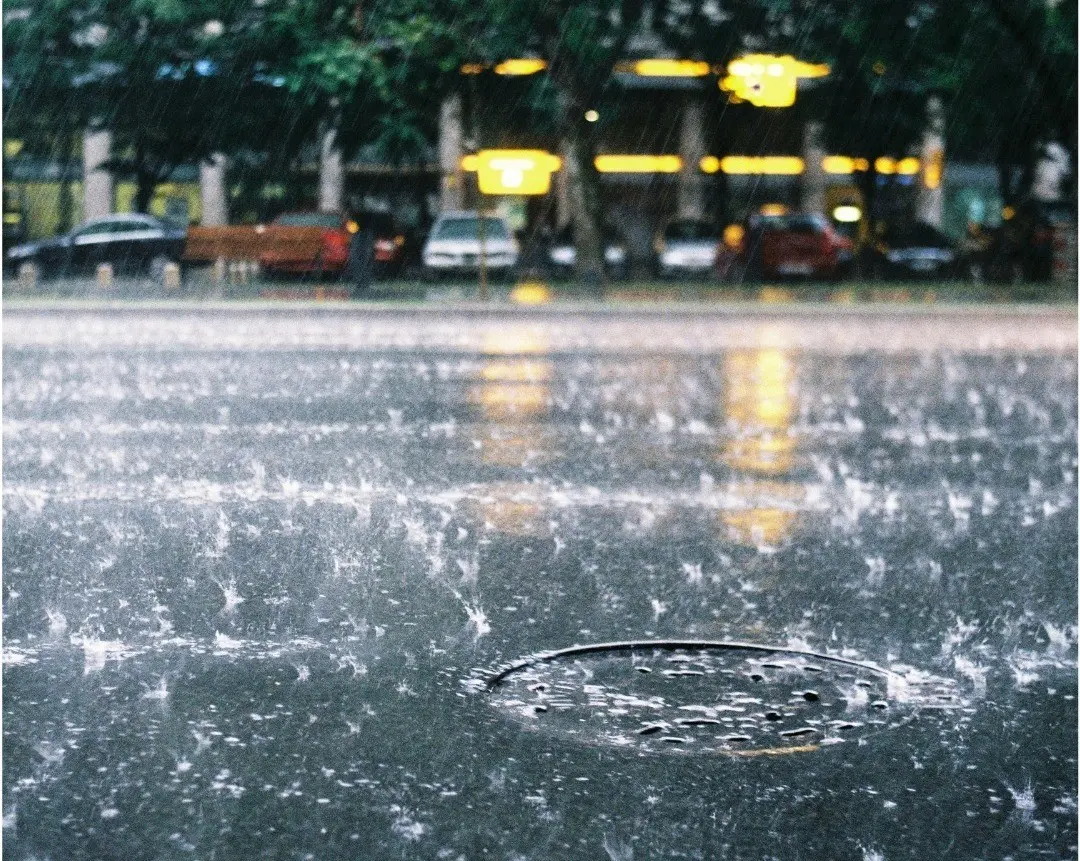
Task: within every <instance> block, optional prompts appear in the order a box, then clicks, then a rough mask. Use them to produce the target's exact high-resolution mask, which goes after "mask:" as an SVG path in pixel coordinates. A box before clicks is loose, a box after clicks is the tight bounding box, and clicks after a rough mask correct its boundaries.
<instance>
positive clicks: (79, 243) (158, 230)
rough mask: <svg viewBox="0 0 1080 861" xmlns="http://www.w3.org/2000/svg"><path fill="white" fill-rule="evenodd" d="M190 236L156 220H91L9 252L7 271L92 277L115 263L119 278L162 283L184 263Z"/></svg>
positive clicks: (131, 217) (112, 217)
mask: <svg viewBox="0 0 1080 861" xmlns="http://www.w3.org/2000/svg"><path fill="white" fill-rule="evenodd" d="M186 233H187V231H186V230H185V229H184V228H182V227H176V226H174V225H172V224H170V223H168V222H167V221H162V220H161V219H159V218H154V217H153V216H152V215H141V214H137V213H136V214H129V215H110V216H108V217H107V218H98V219H95V220H94V221H88V222H87V223H86V224H84V225H82V226H81V227H78V228H76V229H75V230H73V231H71V233H67V234H64V235H63V236H53V237H51V238H49V239H42V240H38V241H37V242H26V243H24V244H22V245H16V246H15V247H14V248H11V249H10V250H8V252H7V254H6V255H5V257H4V267H5V269H7V270H9V271H12V272H14V271H18V270H19V269H20V268H21V267H22V266H23V265H24V264H30V265H33V266H35V267H36V268H37V271H38V274H39V275H40V276H41V277H43V278H50V277H65V276H77V275H88V274H92V273H93V272H94V271H95V270H96V269H97V267H98V266H99V265H100V264H102V263H109V264H112V266H113V271H114V272H116V273H117V274H119V273H127V274H143V275H148V276H150V277H153V278H158V277H160V276H161V274H162V273H163V271H164V268H165V265H166V264H168V263H174V262H175V263H179V261H180V258H181V257H182V256H183V253H184V238H185V236H186Z"/></svg>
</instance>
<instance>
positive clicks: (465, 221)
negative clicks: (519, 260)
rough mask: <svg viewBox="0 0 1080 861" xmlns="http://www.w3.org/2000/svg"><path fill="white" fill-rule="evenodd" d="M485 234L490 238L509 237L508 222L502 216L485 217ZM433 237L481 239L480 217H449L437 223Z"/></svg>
mask: <svg viewBox="0 0 1080 861" xmlns="http://www.w3.org/2000/svg"><path fill="white" fill-rule="evenodd" d="M484 235H485V236H486V237H487V238H488V239H509V238H510V234H509V231H508V230H507V229H506V222H505V221H503V220H502V219H501V218H485V219H484ZM431 236H432V238H433V239H479V238H480V219H479V218H473V217H471V216H470V217H465V218H447V219H446V220H444V221H440V222H439V223H438V224H436V225H435V229H434V230H433V231H432V234H431Z"/></svg>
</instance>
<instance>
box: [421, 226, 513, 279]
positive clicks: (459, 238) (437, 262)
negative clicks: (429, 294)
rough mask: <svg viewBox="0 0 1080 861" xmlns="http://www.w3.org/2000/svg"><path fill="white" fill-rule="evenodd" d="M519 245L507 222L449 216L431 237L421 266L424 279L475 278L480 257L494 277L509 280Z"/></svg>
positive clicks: (432, 230)
mask: <svg viewBox="0 0 1080 861" xmlns="http://www.w3.org/2000/svg"><path fill="white" fill-rule="evenodd" d="M518 253H519V252H518V244H517V240H515V239H514V234H513V233H512V232H511V231H510V225H509V224H508V223H507V221H506V219H505V218H502V217H501V216H497V215H485V216H484V218H483V221H481V219H480V216H479V215H478V214H477V213H476V212H447V213H443V214H442V215H440V216H439V217H438V219H436V221H435V224H434V225H433V226H432V228H431V233H429V234H428V238H427V242H425V243H424V250H423V252H421V257H420V259H421V262H422V263H423V266H424V275H425V276H427V277H429V278H433V277H438V276H440V275H474V274H476V273H477V272H478V271H479V269H480V255H481V254H483V256H484V263H485V266H486V267H487V269H488V270H489V271H490V272H491V274H492V276H493V277H499V276H509V275H510V274H511V273H512V272H513V269H514V267H515V266H517V262H518Z"/></svg>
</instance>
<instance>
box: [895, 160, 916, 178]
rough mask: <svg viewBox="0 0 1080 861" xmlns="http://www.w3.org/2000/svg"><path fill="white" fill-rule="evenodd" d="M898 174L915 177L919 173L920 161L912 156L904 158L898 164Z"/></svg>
mask: <svg viewBox="0 0 1080 861" xmlns="http://www.w3.org/2000/svg"><path fill="white" fill-rule="evenodd" d="M896 172H897V173H902V174H904V176H914V175H915V174H917V173H918V172H919V160H918V159H917V158H914V157H912V156H908V157H907V158H902V159H900V161H898V162H897V163H896Z"/></svg>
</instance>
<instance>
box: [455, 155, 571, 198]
mask: <svg viewBox="0 0 1080 861" xmlns="http://www.w3.org/2000/svg"><path fill="white" fill-rule="evenodd" d="M461 167H462V169H463V170H475V171H476V172H477V178H478V180H479V183H480V191H481V192H482V193H483V194H546V193H547V191H548V189H549V188H550V187H551V174H553V173H554V172H555V171H557V170H558V169H559V168H560V167H562V160H561V159H560V158H559V157H558V156H555V155H552V154H551V153H549V152H545V151H544V150H539V149H485V150H481V151H480V152H478V153H477V154H476V155H475V156H465V158H463V159H462V160H461Z"/></svg>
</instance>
